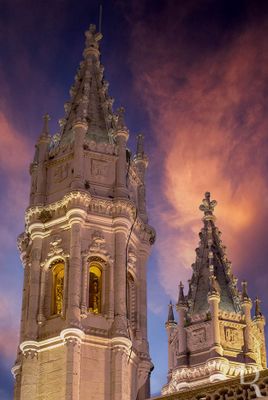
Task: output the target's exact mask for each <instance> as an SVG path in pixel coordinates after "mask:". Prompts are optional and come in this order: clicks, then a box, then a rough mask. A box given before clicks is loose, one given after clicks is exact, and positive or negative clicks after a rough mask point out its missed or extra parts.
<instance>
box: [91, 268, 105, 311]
mask: <svg viewBox="0 0 268 400" xmlns="http://www.w3.org/2000/svg"><path fill="white" fill-rule="evenodd" d="M101 278H102V271H101V268H100V266H99V265H98V264H91V265H90V267H89V296H88V308H89V311H91V312H93V313H94V314H99V313H100V312H101V289H102V288H101V284H102V282H101Z"/></svg>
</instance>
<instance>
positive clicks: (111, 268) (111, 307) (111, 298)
mask: <svg viewBox="0 0 268 400" xmlns="http://www.w3.org/2000/svg"><path fill="white" fill-rule="evenodd" d="M114 268H115V263H114V262H110V264H109V267H108V271H107V272H108V273H109V278H108V279H109V304H108V318H109V319H113V318H114V283H115V282H114Z"/></svg>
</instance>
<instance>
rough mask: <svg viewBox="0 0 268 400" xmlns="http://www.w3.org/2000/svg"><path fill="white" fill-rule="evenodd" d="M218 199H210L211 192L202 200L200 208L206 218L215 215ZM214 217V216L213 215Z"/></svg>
mask: <svg viewBox="0 0 268 400" xmlns="http://www.w3.org/2000/svg"><path fill="white" fill-rule="evenodd" d="M216 205H217V202H216V200H210V192H206V193H205V198H204V199H203V200H202V204H201V205H200V206H199V210H201V211H203V212H204V214H205V217H204V218H205V219H211V216H213V211H214V208H215V207H216ZM213 217H214V216H213Z"/></svg>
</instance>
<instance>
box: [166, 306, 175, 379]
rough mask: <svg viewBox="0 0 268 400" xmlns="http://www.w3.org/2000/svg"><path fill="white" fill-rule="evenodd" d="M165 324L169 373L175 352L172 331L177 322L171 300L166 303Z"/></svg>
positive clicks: (172, 365)
mask: <svg viewBox="0 0 268 400" xmlns="http://www.w3.org/2000/svg"><path fill="white" fill-rule="evenodd" d="M165 326H166V331H167V337H168V375H169V373H170V372H171V371H172V370H173V368H174V365H175V358H174V353H175V352H176V349H174V348H173V346H174V343H175V342H174V343H173V339H174V332H175V331H176V327H177V322H176V321H175V318H174V313H173V304H172V302H171V301H170V303H169V305H168V319H167V322H166V324H165Z"/></svg>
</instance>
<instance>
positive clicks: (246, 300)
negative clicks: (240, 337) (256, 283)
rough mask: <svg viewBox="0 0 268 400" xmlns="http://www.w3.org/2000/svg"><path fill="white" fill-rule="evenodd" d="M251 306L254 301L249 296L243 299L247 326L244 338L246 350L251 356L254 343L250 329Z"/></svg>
mask: <svg viewBox="0 0 268 400" xmlns="http://www.w3.org/2000/svg"><path fill="white" fill-rule="evenodd" d="M251 308H252V301H251V299H250V298H249V297H245V298H243V300H242V310H243V313H244V315H245V323H246V327H245V330H244V340H245V351H246V353H247V355H248V356H249V357H251V356H252V355H253V353H254V352H253V349H252V343H251V339H250V330H251Z"/></svg>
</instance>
